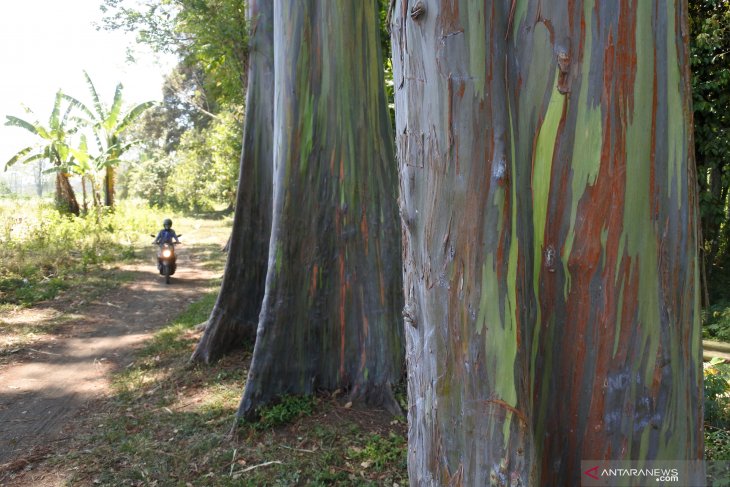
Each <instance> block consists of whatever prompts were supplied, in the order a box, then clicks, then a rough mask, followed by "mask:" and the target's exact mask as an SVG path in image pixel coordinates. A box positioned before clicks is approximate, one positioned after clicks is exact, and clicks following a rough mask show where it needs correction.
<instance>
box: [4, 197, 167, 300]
mask: <svg viewBox="0 0 730 487" xmlns="http://www.w3.org/2000/svg"><path fill="white" fill-rule="evenodd" d="M156 220H158V215H157V214H156V213H155V212H154V211H153V210H150V209H147V208H145V207H140V206H139V205H136V204H134V203H130V202H126V203H125V202H123V203H121V204H120V205H119V206H118V207H117V208H116V209H115V210H114V211H110V210H104V211H102V212H101V213H100V214H99V215H96V214H89V215H84V216H78V217H77V216H69V215H63V214H61V213H59V212H58V211H57V210H56V209H55V208H54V207H53V205H52V204H51V203H49V202H44V201H41V200H27V201H26V200H0V261H2V262H3V265H2V267H0V306H2V305H6V306H7V305H20V306H30V305H32V304H34V303H36V302H39V301H44V300H48V299H52V298H54V297H55V296H56V295H58V293H59V292H60V291H62V290H64V289H67V288H68V287H70V286H72V285H74V284H75V283H76V282H79V280H80V279H81V278H82V277H83V276H84V274H85V273H87V272H88V271H90V270H93V269H96V268H99V266H101V265H104V264H110V263H113V262H120V261H125V260H129V259H132V258H134V257H135V256H136V255H137V250H136V246H138V245H139V244H140V241H141V240H142V239H143V235H144V233H146V232H147V229H148V228H155V227H156V226H157V223H156Z"/></svg>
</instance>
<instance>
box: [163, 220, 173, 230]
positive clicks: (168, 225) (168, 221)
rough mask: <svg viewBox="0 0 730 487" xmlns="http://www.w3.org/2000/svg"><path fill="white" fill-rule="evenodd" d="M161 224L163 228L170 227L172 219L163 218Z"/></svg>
mask: <svg viewBox="0 0 730 487" xmlns="http://www.w3.org/2000/svg"><path fill="white" fill-rule="evenodd" d="M162 226H163V227H165V228H172V220H170V219H169V218H165V219H164V220H162Z"/></svg>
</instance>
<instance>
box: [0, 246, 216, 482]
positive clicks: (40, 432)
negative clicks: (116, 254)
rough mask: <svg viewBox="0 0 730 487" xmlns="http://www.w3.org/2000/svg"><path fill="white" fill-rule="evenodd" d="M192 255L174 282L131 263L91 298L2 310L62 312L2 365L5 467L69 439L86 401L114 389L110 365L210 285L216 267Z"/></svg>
mask: <svg viewBox="0 0 730 487" xmlns="http://www.w3.org/2000/svg"><path fill="white" fill-rule="evenodd" d="M190 255H192V254H187V253H183V252H181V253H180V255H179V257H178V267H177V272H176V274H175V275H174V276H173V278H172V283H171V284H170V285H166V284H165V282H164V278H163V277H162V276H160V275H159V274H158V273H157V270H156V268H155V266H154V264H149V263H145V264H134V265H127V266H124V267H122V268H121V270H123V271H125V272H127V273H131V274H132V276H133V279H132V280H131V281H129V282H126V283H124V284H122V285H121V286H120V287H117V288H115V289H112V290H109V291H106V292H104V293H103V294H101V295H98V296H96V297H95V298H94V299H93V300H92V301H91V302H88V303H84V302H83V300H82V301H81V302H79V301H75V300H74V299H71V298H68V297H67V298H62V299H59V300H54V301H51V302H48V303H44V304H42V305H40V306H38V307H36V308H33V309H30V310H22V311H19V312H17V313H15V314H13V315H12V316H10V317H4V321H6V322H8V321H12V322H13V323H18V324H22V323H30V322H34V321H35V322H37V321H38V320H46V319H58V318H59V316H63V317H64V318H65V320H64V323H63V324H62V325H60V326H59V327H58V328H57V329H56V330H55V331H54V332H53V333H49V334H47V335H43V336H41V337H39V338H38V339H37V340H36V341H34V342H33V343H32V344H31V345H29V346H25V347H21V348H20V349H18V350H17V351H16V353H14V354H13V355H12V357H13V359H12V361H11V362H10V363H7V364H4V365H2V366H1V367H2V368H0V471H1V470H2V469H13V468H14V467H13V465H14V464H18V465H20V466H21V468H22V464H23V463H28V462H33V461H35V459H36V458H38V457H39V456H43V455H44V452H47V451H49V450H51V449H53V446H54V444H58V443H60V442H63V441H65V440H66V439H68V437H69V436H70V435H72V434H73V426H74V422H75V421H77V420H78V419H79V418H81V417H82V416H83V414H84V409H85V408H86V407H88V406H89V405H90V404H91V403H92V401H94V400H96V399H99V398H102V397H105V396H107V395H108V394H109V393H110V385H111V383H110V381H111V373H112V372H113V371H115V370H118V369H121V368H123V367H127V366H129V365H130V364H131V363H132V361H133V360H134V352H135V350H137V349H138V348H139V347H140V346H141V345H142V344H143V343H144V342H145V340H147V339H148V338H149V337H151V336H152V334H153V333H154V332H155V331H156V330H157V329H159V328H161V327H162V326H164V325H166V324H168V323H169V322H170V321H171V319H172V318H174V317H175V316H176V315H177V314H178V313H179V312H181V311H182V310H184V309H185V308H186V306H187V305H188V304H189V303H191V302H193V301H195V300H197V299H199V298H200V296H201V295H202V294H203V293H204V292H206V291H209V290H211V282H212V280H213V279H215V278H216V277H219V272H214V271H211V270H207V269H205V268H203V266H201V265H199V264H197V263H196V262H195V261H194V258H193V257H191V256H190ZM110 272H113V271H110ZM70 295H72V296H73V291H71V293H70ZM75 298H78V296H76V297H75ZM71 313H72V314H71ZM16 466H17V465H16Z"/></svg>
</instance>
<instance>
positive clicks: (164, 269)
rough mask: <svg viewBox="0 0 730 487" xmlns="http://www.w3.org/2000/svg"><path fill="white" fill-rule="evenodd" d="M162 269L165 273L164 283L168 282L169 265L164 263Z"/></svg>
mask: <svg viewBox="0 0 730 487" xmlns="http://www.w3.org/2000/svg"><path fill="white" fill-rule="evenodd" d="M162 271H163V272H164V273H165V284H170V266H169V265H167V264H165V265H164V266H163V269H162Z"/></svg>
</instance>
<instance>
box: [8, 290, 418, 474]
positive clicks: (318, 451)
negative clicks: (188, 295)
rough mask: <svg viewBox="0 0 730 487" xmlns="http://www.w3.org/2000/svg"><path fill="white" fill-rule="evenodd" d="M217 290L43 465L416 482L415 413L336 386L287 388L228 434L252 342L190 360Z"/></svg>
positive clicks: (179, 321) (166, 334)
mask: <svg viewBox="0 0 730 487" xmlns="http://www.w3.org/2000/svg"><path fill="white" fill-rule="evenodd" d="M215 298H216V295H215V293H209V294H206V295H205V296H203V298H202V299H201V300H199V301H197V302H196V303H193V304H192V305H191V306H190V307H188V308H187V309H186V310H185V312H183V313H182V314H181V315H179V316H178V317H176V318H175V319H174V320H173V321H172V323H170V324H169V325H168V326H166V327H165V328H164V329H162V330H160V331H159V332H158V333H156V335H155V336H154V338H153V339H152V340H151V341H149V343H148V344H147V345H146V346H145V348H144V349H142V350H141V351H140V352H139V353H138V355H137V356H136V358H135V361H134V362H133V363H132V364H130V365H129V366H127V367H126V368H124V369H123V370H121V371H120V372H118V373H117V374H116V377H115V380H114V383H113V387H114V391H115V392H114V395H113V397H112V398H111V399H110V400H109V401H107V402H105V403H104V404H102V405H100V406H99V407H98V410H96V411H95V412H94V413H93V414H90V415H89V416H88V417H87V419H86V421H85V424H84V425H82V426H81V427H80V428H79V431H78V433H77V434H76V435H75V436H74V441H73V442H72V443H71V444H70V445H69V447H68V449H67V450H64V451H58V452H57V453H56V454H54V456H53V457H51V458H49V459H48V460H46V463H45V464H44V465H40V466H36V467H35V471H41V472H42V471H43V469H44V468H45V469H46V471H51V472H66V474H65V475H66V478H65V483H66V484H67V485H103V486H118V485H140V486H141V485H145V486H147V485H181V486H206V487H207V486H252V487H253V486H256V487H258V486H265V485H268V486H278V485H280V486H284V485H287V486H288V485H307V486H326V485H342V486H383V485H384V486H388V487H393V486H405V485H407V483H408V481H407V472H406V465H405V455H406V440H405V432H406V424H405V421H404V420H403V419H402V418H392V417H391V416H389V415H388V414H387V413H386V412H384V411H373V410H358V409H357V408H354V407H350V406H349V404H343V403H342V402H340V400H338V399H336V398H334V397H331V396H328V395H326V396H318V397H314V398H313V397H299V396H287V397H285V398H282V400H281V401H280V402H278V403H277V404H274V405H271V406H269V407H265V408H262V410H261V411H260V412H259V413H260V416H261V421H260V422H257V423H244V424H238V427H237V429H236V430H235V431H236V434H235V435H234V436H233V437H231V436H229V433H230V432H231V427H232V426H233V425H234V423H235V413H236V410H237V407H238V403H239V401H240V398H241V393H242V389H243V385H244V383H245V379H246V376H247V373H248V367H249V365H250V360H251V349H250V347H249V348H246V349H243V350H238V351H236V352H233V353H231V354H230V355H228V356H226V357H224V358H223V359H222V360H221V361H219V362H218V363H216V364H215V365H213V366H191V365H189V363H188V359H189V357H190V354H191V353H192V351H193V348H194V347H195V344H196V343H197V341H198V340H199V338H200V332H199V331H197V330H196V329H195V325H197V324H198V323H200V322H202V321H205V319H206V318H207V317H208V316H209V314H210V311H211V309H212V307H213V305H214V303H215ZM35 471H33V472H27V473H26V475H27V476H28V478H29V480H32V478H33V477H32V475H34V474H35V475H38V476H39V477H40V476H41V475H42V474H41V473H34V472H35ZM1 480H2V479H0V481H1Z"/></svg>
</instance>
